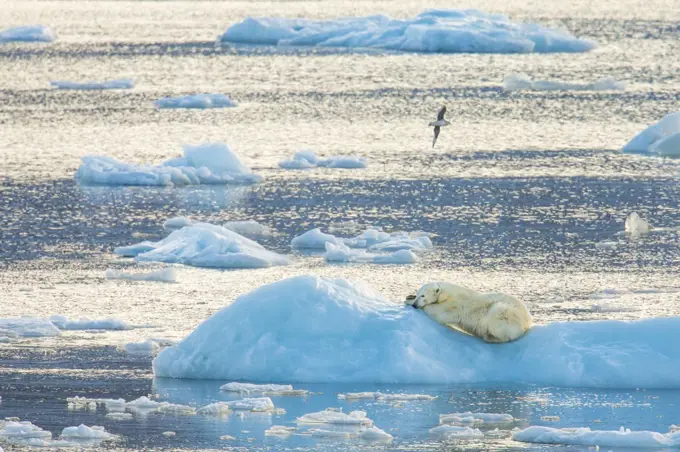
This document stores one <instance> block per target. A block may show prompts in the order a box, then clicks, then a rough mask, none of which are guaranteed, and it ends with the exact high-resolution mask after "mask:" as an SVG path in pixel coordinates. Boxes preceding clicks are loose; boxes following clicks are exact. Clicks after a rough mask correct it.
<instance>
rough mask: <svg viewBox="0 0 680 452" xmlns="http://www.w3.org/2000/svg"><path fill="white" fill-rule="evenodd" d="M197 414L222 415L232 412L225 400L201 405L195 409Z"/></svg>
mask: <svg viewBox="0 0 680 452" xmlns="http://www.w3.org/2000/svg"><path fill="white" fill-rule="evenodd" d="M196 412H197V413H198V414H205V415H210V416H224V415H226V414H230V413H232V410H231V409H230V408H229V404H227V403H225V402H216V403H211V404H210V405H206V406H203V407H201V408H199V409H198V410H196Z"/></svg>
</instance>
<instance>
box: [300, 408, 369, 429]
mask: <svg viewBox="0 0 680 452" xmlns="http://www.w3.org/2000/svg"><path fill="white" fill-rule="evenodd" d="M295 422H297V423H298V424H339V425H366V426H371V425H373V421H372V420H371V419H369V418H367V417H366V412H365V411H352V412H350V413H349V414H346V413H343V412H342V411H335V410H330V409H327V410H323V411H318V412H316V413H307V414H303V415H302V416H300V417H299V418H297V420H296V421H295Z"/></svg>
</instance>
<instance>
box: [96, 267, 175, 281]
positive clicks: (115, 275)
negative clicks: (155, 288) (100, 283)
mask: <svg viewBox="0 0 680 452" xmlns="http://www.w3.org/2000/svg"><path fill="white" fill-rule="evenodd" d="M106 279H123V280H127V281H153V282H168V283H174V282H177V270H175V269H174V268H173V267H167V268H164V269H161V270H155V271H151V272H147V273H128V272H122V271H120V270H114V269H111V268H110V269H108V270H106Z"/></svg>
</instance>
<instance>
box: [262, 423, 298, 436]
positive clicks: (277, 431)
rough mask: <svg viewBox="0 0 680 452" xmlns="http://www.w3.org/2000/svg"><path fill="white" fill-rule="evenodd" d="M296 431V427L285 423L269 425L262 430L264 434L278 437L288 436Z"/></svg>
mask: <svg viewBox="0 0 680 452" xmlns="http://www.w3.org/2000/svg"><path fill="white" fill-rule="evenodd" d="M296 431H297V428H295V427H286V426H285V425H272V426H271V427H269V428H268V429H267V430H265V431H264V435H265V436H278V437H279V438H288V437H289V436H290V435H292V434H293V433H295V432H296Z"/></svg>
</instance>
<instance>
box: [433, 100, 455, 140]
mask: <svg viewBox="0 0 680 452" xmlns="http://www.w3.org/2000/svg"><path fill="white" fill-rule="evenodd" d="M444 113H446V105H444V106H443V107H442V108H441V110H439V113H437V120H436V121H433V122H431V123H429V124H428V126H430V127H434V139H433V140H432V147H434V144H435V143H436V142H437V137H438V136H439V130H440V129H441V128H442V127H444V126H448V125H449V124H451V123H450V122H449V121H447V120H446V119H444Z"/></svg>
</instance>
